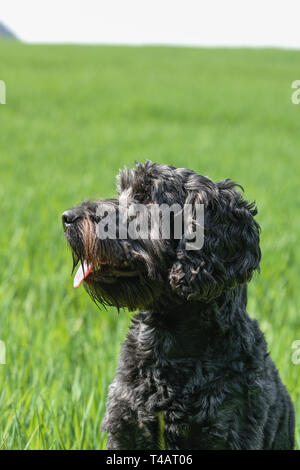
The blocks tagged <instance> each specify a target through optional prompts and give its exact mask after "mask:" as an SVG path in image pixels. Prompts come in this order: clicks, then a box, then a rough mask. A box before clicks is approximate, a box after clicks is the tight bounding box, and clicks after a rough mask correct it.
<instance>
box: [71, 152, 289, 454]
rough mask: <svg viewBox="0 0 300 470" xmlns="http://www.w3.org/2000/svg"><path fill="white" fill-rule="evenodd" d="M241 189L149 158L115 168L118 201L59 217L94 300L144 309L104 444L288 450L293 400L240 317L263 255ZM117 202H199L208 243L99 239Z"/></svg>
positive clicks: (114, 393)
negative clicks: (87, 267) (189, 245)
mask: <svg viewBox="0 0 300 470" xmlns="http://www.w3.org/2000/svg"><path fill="white" fill-rule="evenodd" d="M237 188H240V187H239V185H236V184H235V183H234V182H232V181H231V180H228V179H227V180H224V181H219V182H213V181H211V180H210V179H209V178H207V177H204V176H201V175H199V174H197V173H195V172H194V171H191V170H188V169H185V168H175V167H173V166H170V165H158V164H155V163H152V162H150V161H147V162H146V163H145V164H136V167H135V168H134V169H125V170H123V171H121V172H120V175H119V177H118V193H119V199H109V200H102V201H96V202H89V201H85V202H84V203H82V204H81V205H80V206H78V207H76V208H74V209H72V210H71V211H68V214H69V216H68V218H67V217H66V215H64V225H65V229H66V232H65V233H66V237H67V239H68V241H69V243H70V245H71V248H72V253H73V259H74V265H76V264H77V262H78V261H79V260H81V262H83V261H84V260H86V261H87V262H89V263H92V265H93V266H94V269H93V272H92V273H91V274H90V275H89V276H88V277H87V278H86V279H85V281H84V285H85V288H86V289H87V291H88V292H89V294H90V295H91V296H92V298H93V300H95V301H96V302H97V303H101V304H104V305H105V304H108V305H115V306H117V307H118V308H120V307H128V308H129V309H131V310H134V309H136V308H142V309H144V310H145V309H146V310H145V311H144V310H143V311H140V312H139V313H137V314H136V315H135V316H134V317H133V320H132V325H131V328H130V332H129V334H128V335H127V339H126V341H125V342H124V343H123V346H122V351H121V356H120V360H119V366H118V369H117V373H116V376H115V379H114V381H113V382H112V384H111V385H110V387H109V397H108V404H107V411H106V415H105V418H104V421H103V423H102V430H104V431H106V432H108V443H107V447H108V449H159V448H160V446H161V445H162V442H164V445H165V448H166V449H292V448H293V446H294V410H293V405H292V402H291V400H290V397H289V395H288V393H287V391H286V389H285V387H284V385H283V384H282V382H281V380H280V378H279V375H278V372H277V369H276V367H275V365H274V364H273V362H272V360H271V358H270V357H269V354H268V352H267V345H266V342H265V339H264V335H263V333H262V332H261V331H260V329H259V327H258V324H257V321H256V320H253V319H250V318H249V316H248V314H247V311H246V304H247V282H248V281H250V279H251V278H252V275H253V273H254V271H255V270H258V269H259V262H260V257H261V253H260V248H259V226H258V223H257V222H256V221H255V219H254V216H255V215H256V212H257V211H256V208H255V206H254V204H253V203H251V204H250V203H248V202H247V201H245V200H244V199H243V198H242V195H241V193H240V192H239V191H238V190H237ZM125 197H126V198H127V200H129V201H130V202H139V203H142V204H145V205H149V203H150V204H151V203H152V202H155V203H157V204H162V203H167V204H169V205H171V204H173V203H178V204H180V205H182V206H183V205H184V204H186V203H189V204H193V205H194V204H196V203H202V204H204V207H205V219H204V220H205V237H204V246H203V247H202V249H201V250H198V251H189V250H187V249H186V240H185V237H184V236H183V237H182V239H181V240H176V239H174V237H173V238H172V237H170V239H169V240H149V239H148V240H141V239H140V240H130V239H129V240H128V239H119V238H118V239H116V240H109V239H106V240H99V239H98V238H97V237H96V224H97V222H98V221H99V217H98V216H97V208H99V206H100V205H105V207H106V208H107V211H109V210H110V208H113V209H115V210H116V211H117V212H118V208H119V204H120V201H122V200H123V199H124V198H125ZM65 214H66V213H65ZM70 214H71V217H70ZM66 221H67V222H66ZM124 266H126V268H125V267H124ZM162 422H163V440H162V439H161V437H162V436H161V433H162V430H161V426H160V425H159V423H162Z"/></svg>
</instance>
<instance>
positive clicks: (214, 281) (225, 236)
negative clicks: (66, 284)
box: [62, 161, 261, 310]
mask: <svg viewBox="0 0 300 470" xmlns="http://www.w3.org/2000/svg"><path fill="white" fill-rule="evenodd" d="M237 188H241V187H240V186H239V185H237V184H235V183H234V182H232V181H231V180H229V179H227V180H223V181H218V182H213V181H211V180H210V179H209V178H207V177H205V176H202V175H199V174H197V173H195V172H194V171H192V170H188V169H185V168H175V167H173V166H171V165H158V164H156V163H152V162H151V161H146V163H145V164H139V163H137V164H136V166H135V168H133V169H128V168H126V169H124V170H122V171H121V172H120V173H119V175H118V199H104V200H98V201H95V202H90V201H84V202H83V203H82V204H81V205H80V206H78V207H75V208H73V209H70V210H68V211H66V212H64V214H63V216H62V218H63V225H64V229H65V236H66V238H67V240H68V242H69V244H70V246H71V249H72V254H73V262H74V267H75V266H76V265H77V264H78V263H79V262H80V266H79V268H78V270H77V273H76V275H75V279H74V286H75V287H77V286H78V285H80V284H81V282H83V283H84V286H85V288H86V290H87V291H88V293H89V294H90V295H91V297H92V298H93V300H95V301H96V302H100V303H102V304H108V305H115V306H117V307H118V308H119V307H128V308H129V309H130V310H134V309H136V308H138V307H143V308H145V307H150V306H154V305H155V304H161V303H164V304H165V305H166V307H167V306H168V305H169V306H170V305H173V303H174V302H176V303H181V302H187V301H191V300H202V301H204V302H209V301H211V300H212V299H214V298H216V297H218V296H219V295H220V294H222V293H223V292H224V291H225V290H228V289H232V288H233V287H235V286H237V285H239V284H244V283H246V282H248V281H249V280H250V279H251V277H252V275H253V272H254V270H256V269H258V268H259V262H260V257H261V253H260V248H259V225H258V223H257V222H256V221H255V219H254V216H255V215H256V212H257V211H256V208H255V206H254V203H248V202H247V201H245V200H244V199H243V198H242V195H241V192H240V191H238V190H237ZM132 207H134V208H136V207H137V208H138V210H137V211H136V210H134V211H132ZM161 207H164V208H166V207H169V208H170V207H171V211H169V216H168V218H167V220H168V224H169V230H167V234H168V236H165V235H162V224H161V220H162V215H161V214H162V213H163V212H159V214H160V215H159V216H158V217H157V216H156V217H153V214H155V213H156V214H157V212H155V211H154V213H153V212H151V211H152V210H153V208H156V209H157V208H159V210H160V208H161ZM174 207H175V210H174V211H173V210H172V208H174ZM185 207H188V208H190V210H189V211H188V212H187V214H188V215H187V216H186V215H185V213H184V208H185ZM196 207H202V208H203V211H202V212H201V214H202V218H201V220H200V222H199V220H198V219H197V215H196V212H197V211H196ZM141 213H143V215H142V216H141V217H137V215H138V216H140V214H141ZM124 214H125V215H126V217H125V218H124ZM185 216H186V217H188V219H189V220H188V223H187V224H185V222H186V221H185V222H184V217H185ZM124 220H125V222H124ZM155 224H156V225H157V226H156V227H155ZM197 226H198V227H199V226H201V227H200V228H202V229H203V234H204V238H203V243H201V246H200V245H199V246H197V244H194V246H193V249H190V247H191V245H192V244H191V240H192V239H191V231H192V232H193V233H194V229H195V228H197ZM185 227H188V230H187V231H186V230H185ZM178 228H180V229H182V233H181V234H179V235H178ZM124 229H125V231H124ZM126 229H127V230H126ZM144 229H146V230H144ZM153 229H154V232H153V231H151V230H153ZM153 233H155V234H156V235H155V236H153ZM157 235H158V236H157ZM192 236H193V235H192Z"/></svg>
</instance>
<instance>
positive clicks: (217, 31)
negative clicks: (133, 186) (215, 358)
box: [0, 0, 300, 449]
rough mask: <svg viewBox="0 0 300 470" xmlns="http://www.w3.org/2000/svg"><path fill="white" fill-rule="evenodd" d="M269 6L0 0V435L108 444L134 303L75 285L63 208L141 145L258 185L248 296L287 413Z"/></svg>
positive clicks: (280, 6) (283, 212)
mask: <svg viewBox="0 0 300 470" xmlns="http://www.w3.org/2000/svg"><path fill="white" fill-rule="evenodd" d="M270 5H271V4H270V2H257V1H252V2H250V1H249V2H248V1H245V2H238V1H232V0H230V1H227V2H226V3H225V2H223V3H222V2H220V1H219V2H216V1H210V2H201V3H200V2H196V1H192V0H186V1H185V2H184V3H183V2H179V1H177V0H173V1H172V2H171V1H169V0H165V1H164V2H158V1H156V0H152V1H151V2H150V1H148V0H145V1H131V0H128V1H127V2H124V1H121V0H111V1H110V2H106V1H92V0H86V1H85V2H83V1H74V0H73V1H72V2H71V1H66V0H65V1H62V0H61V1H60V2H58V1H55V0H53V1H51V2H50V1H44V2H38V1H33V0H27V1H26V2H21V1H15V0H9V1H6V0H2V3H1V11H0V80H1V81H2V83H3V82H4V83H5V88H6V90H5V104H0V201H1V230H0V238H1V240H0V260H1V266H2V272H1V278H0V340H2V341H4V342H5V345H6V364H5V365H4V364H2V365H0V447H1V448H2V449H82V448H83V449H102V448H103V447H104V446H105V435H104V434H103V433H100V431H99V429H100V424H101V420H102V418H103V413H104V409H105V401H106V396H107V387H108V384H109V382H110V381H111V380H112V378H113V375H114V371H115V368H116V363H117V357H118V353H119V348H120V342H121V341H122V340H123V339H124V338H125V335H126V332H127V329H128V324H129V320H130V314H128V313H127V312H126V311H122V312H120V313H119V314H118V313H117V312H116V310H115V309H113V308H111V309H108V311H99V310H98V309H97V307H96V306H95V305H94V304H93V303H92V302H91V301H90V299H89V298H88V296H87V295H86V293H85V292H84V290H83V289H82V288H80V289H78V290H76V291H74V289H73V287H72V277H71V256H70V252H69V250H68V247H67V245H66V242H65V240H64V237H63V230H62V226H61V220H60V215H61V213H62V212H63V211H64V210H65V209H67V208H69V207H72V206H74V205H76V204H78V203H80V202H81V201H82V200H83V199H85V198H88V197H96V196H103V197H109V196H113V195H114V194H115V176H116V174H117V172H118V169H119V168H120V167H122V166H124V165H125V164H129V165H131V164H132V163H133V161H134V160H139V161H142V160H144V159H145V158H150V159H152V160H154V161H157V162H159V163H170V164H173V165H175V166H179V167H189V168H192V169H194V170H196V171H198V172H200V173H202V174H204V175H208V176H209V177H211V178H212V179H223V178H228V177H229V178H232V179H233V180H236V181H237V182H239V183H240V184H242V185H243V186H244V188H245V190H246V197H247V198H248V199H255V200H256V202H257V205H258V210H259V214H258V221H259V223H260V224H261V227H262V236H261V245H262V253H263V258H262V266H261V274H260V275H259V276H257V277H256V278H255V279H254V280H253V281H252V282H251V284H250V286H249V302H248V311H249V313H250V315H251V316H253V317H255V318H257V319H258V320H259V322H260V326H261V328H262V330H263V331H264V332H265V335H266V339H267V341H268V345H269V349H270V352H271V355H272V357H273V359H274V361H275V363H276V365H277V366H278V368H279V369H280V374H281V377H282V379H283V381H284V383H285V384H286V386H287V388H288V390H289V392H290V393H291V395H292V398H293V400H294V403H295V407H296V413H297V416H300V382H299V379H298V380H297V378H298V377H299V374H300V364H299V365H297V364H294V363H293V362H292V354H293V352H294V350H293V349H292V343H293V342H294V341H296V340H300V294H299V286H298V282H299V262H300V248H299V246H298V240H299V229H300V220H299V208H300V193H299V171H300V160H299V150H300V143H299V126H300V105H296V104H293V103H292V100H291V96H292V92H293V89H292V88H291V85H292V82H293V81H295V80H297V79H298V80H299V79H300V69H299V63H300V53H299V50H298V49H299V48H300V36H299V33H298V32H299V27H298V24H297V21H298V20H297V18H299V9H300V8H299V5H297V2H293V1H289V0H288V1H285V2H277V4H276V5H274V4H272V8H270ZM5 88H4V87H3V86H2V87H1V88H0V91H1V92H2V95H3V93H4V92H3V90H4V89H5ZM2 98H3V96H2ZM3 101H4V100H3V99H2V100H1V99H0V102H1V103H3ZM299 431H300V430H299V426H298V427H297V447H298V448H300V432H299Z"/></svg>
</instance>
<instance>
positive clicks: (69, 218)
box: [61, 209, 79, 229]
mask: <svg viewBox="0 0 300 470" xmlns="http://www.w3.org/2000/svg"><path fill="white" fill-rule="evenodd" d="M61 218H62V223H63V226H64V229H66V228H67V227H68V225H71V224H73V223H74V222H75V220H77V219H79V215H78V214H77V213H76V212H75V211H74V210H73V209H69V210H67V211H65V212H64V213H63V214H62V216H61Z"/></svg>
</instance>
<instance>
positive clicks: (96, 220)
mask: <svg viewBox="0 0 300 470" xmlns="http://www.w3.org/2000/svg"><path fill="white" fill-rule="evenodd" d="M90 219H91V221H92V222H94V223H95V224H97V223H98V222H99V220H100V218H99V217H98V216H96V215H90Z"/></svg>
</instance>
